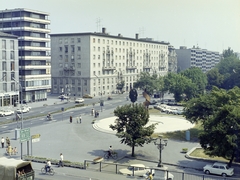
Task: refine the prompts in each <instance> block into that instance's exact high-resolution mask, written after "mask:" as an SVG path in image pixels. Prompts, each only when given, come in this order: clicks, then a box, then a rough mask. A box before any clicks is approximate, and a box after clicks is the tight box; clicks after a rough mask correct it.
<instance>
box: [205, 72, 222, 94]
mask: <svg viewBox="0 0 240 180" xmlns="http://www.w3.org/2000/svg"><path fill="white" fill-rule="evenodd" d="M206 75H207V81H208V84H207V87H206V89H207V90H212V87H213V86H216V87H219V88H220V87H221V86H222V83H223V75H221V74H220V73H219V71H218V69H217V68H213V69H211V70H210V71H208V72H207V74H206Z"/></svg>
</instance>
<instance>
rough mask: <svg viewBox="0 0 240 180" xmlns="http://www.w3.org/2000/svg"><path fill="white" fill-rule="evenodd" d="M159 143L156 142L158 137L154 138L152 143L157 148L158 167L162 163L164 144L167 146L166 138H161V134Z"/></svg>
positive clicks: (161, 165)
mask: <svg viewBox="0 0 240 180" xmlns="http://www.w3.org/2000/svg"><path fill="white" fill-rule="evenodd" d="M158 137H159V138H158V139H159V143H158V142H157V140H158V139H155V140H154V145H156V146H157V148H158V149H159V162H158V167H163V164H162V150H163V149H164V146H167V143H168V140H167V139H162V136H161V135H159V136H158Z"/></svg>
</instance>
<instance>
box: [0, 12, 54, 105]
mask: <svg viewBox="0 0 240 180" xmlns="http://www.w3.org/2000/svg"><path fill="white" fill-rule="evenodd" d="M48 16H49V15H48V13H44V12H39V11H35V10H29V9H6V10H2V11H0V31H2V32H5V33H9V34H12V35H16V36H18V48H19V49H18V51H19V80H20V83H21V86H22V90H23V99H24V100H25V101H27V102H34V101H41V100H46V99H47V90H49V89H50V88H51V71H50V70H51V65H50V59H51V58H50V37H49V36H48V33H50V30H49V29H48V25H49V24H50V20H48Z"/></svg>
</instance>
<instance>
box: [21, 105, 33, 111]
mask: <svg viewBox="0 0 240 180" xmlns="http://www.w3.org/2000/svg"><path fill="white" fill-rule="evenodd" d="M23 107H24V108H27V109H28V110H29V111H30V110H31V109H32V107H30V106H28V105H23Z"/></svg>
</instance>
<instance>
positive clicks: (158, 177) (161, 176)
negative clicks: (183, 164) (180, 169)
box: [153, 169, 174, 180]
mask: <svg viewBox="0 0 240 180" xmlns="http://www.w3.org/2000/svg"><path fill="white" fill-rule="evenodd" d="M173 178H174V175H173V174H172V173H170V172H168V171H167V170H164V169H163V170H157V169H156V170H155V174H154V178H153V179H154V180H173Z"/></svg>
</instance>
